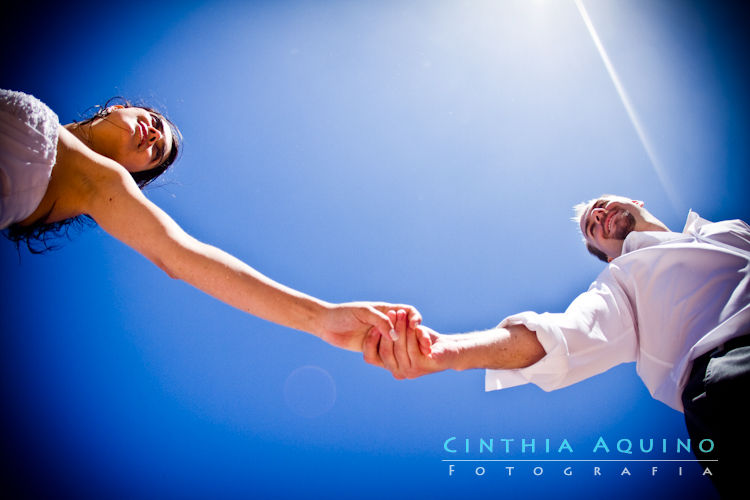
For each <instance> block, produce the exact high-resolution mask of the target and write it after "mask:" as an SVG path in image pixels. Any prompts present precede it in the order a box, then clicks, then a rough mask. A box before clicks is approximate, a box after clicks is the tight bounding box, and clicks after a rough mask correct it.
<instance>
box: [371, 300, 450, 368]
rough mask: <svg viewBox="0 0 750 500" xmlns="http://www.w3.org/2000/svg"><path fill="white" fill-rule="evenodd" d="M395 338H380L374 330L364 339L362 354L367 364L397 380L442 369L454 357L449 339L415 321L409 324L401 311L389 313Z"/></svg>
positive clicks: (406, 315)
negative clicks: (384, 370)
mask: <svg viewBox="0 0 750 500" xmlns="http://www.w3.org/2000/svg"><path fill="white" fill-rule="evenodd" d="M387 315H388V317H389V319H390V320H391V322H392V323H393V325H394V330H395V331H396V335H397V338H396V340H393V339H392V338H391V337H389V336H383V335H380V334H379V333H378V332H377V331H375V330H374V329H373V330H371V331H370V332H369V333H368V334H367V336H366V337H365V340H364V343H363V344H362V352H363V355H364V359H365V361H366V362H367V363H369V364H371V365H375V366H379V367H381V368H385V369H386V370H388V371H390V372H391V374H392V375H393V376H394V377H395V378H396V379H399V380H402V379H405V378H416V377H420V376H422V375H427V374H428V373H434V372H437V371H441V370H445V369H447V368H449V367H450V362H451V360H452V359H455V356H456V354H457V352H456V349H455V345H454V343H453V342H451V340H450V336H448V335H442V334H439V333H437V332H435V331H434V330H432V329H431V328H428V327H426V326H422V325H421V324H419V323H418V322H416V323H415V322H413V321H409V318H408V314H407V312H406V311H405V310H403V309H399V310H389V311H388V312H387Z"/></svg>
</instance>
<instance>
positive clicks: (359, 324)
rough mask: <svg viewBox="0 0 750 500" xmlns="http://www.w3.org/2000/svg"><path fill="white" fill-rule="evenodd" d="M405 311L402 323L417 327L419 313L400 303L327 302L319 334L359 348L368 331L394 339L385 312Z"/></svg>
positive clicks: (392, 324) (338, 344)
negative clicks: (328, 303)
mask: <svg viewBox="0 0 750 500" xmlns="http://www.w3.org/2000/svg"><path fill="white" fill-rule="evenodd" d="M397 309H401V310H404V311H405V313H404V317H405V319H404V322H405V323H408V324H409V327H410V328H416V327H417V326H418V325H419V324H420V323H421V322H422V315H421V314H419V311H417V310H416V309H415V308H414V307H412V306H408V305H403V304H388V303H385V302H348V303H344V304H330V305H328V306H327V307H326V308H325V309H324V312H323V314H322V317H321V321H320V327H319V331H318V333H316V334H317V335H318V337H320V338H321V339H323V340H325V341H326V342H328V343H329V344H331V345H333V346H336V347H341V348H342V349H348V350H350V351H357V352H361V351H362V344H363V342H364V340H365V338H366V336H367V333H368V332H370V330H373V331H375V332H377V334H378V336H384V337H385V336H387V337H388V338H389V339H393V340H395V339H396V338H397V334H396V330H395V326H396V325H395V322H394V321H393V320H391V318H389V317H388V315H387V314H386V313H387V312H388V311H392V310H397Z"/></svg>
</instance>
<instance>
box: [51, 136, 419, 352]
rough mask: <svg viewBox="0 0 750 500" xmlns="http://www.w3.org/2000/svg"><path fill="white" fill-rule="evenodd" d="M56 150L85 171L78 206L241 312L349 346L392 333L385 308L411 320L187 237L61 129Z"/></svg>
mask: <svg viewBox="0 0 750 500" xmlns="http://www.w3.org/2000/svg"><path fill="white" fill-rule="evenodd" d="M58 155H65V160H66V161H68V162H73V163H75V164H77V165H79V166H80V167H81V170H82V171H85V172H86V173H87V176H88V178H89V179H88V182H87V183H86V186H87V187H86V189H85V190H84V193H83V194H82V196H81V199H82V201H81V208H82V212H84V213H87V214H88V215H90V216H91V217H92V218H93V219H94V220H95V221H96V222H97V223H98V224H99V225H100V226H101V227H102V229H104V230H105V231H106V232H107V233H109V234H110V235H112V236H114V237H115V238H117V239H118V240H120V241H122V242H123V243H125V244H126V245H128V246H130V247H132V248H133V249H135V250H137V251H138V252H140V253H141V254H143V255H144V256H145V257H147V258H148V259H149V260H151V261H152V262H153V263H154V264H156V265H157V266H159V267H160V268H161V269H163V270H164V271H165V272H166V273H167V274H168V275H169V276H171V277H172V278H176V279H181V280H183V281H186V282H188V283H190V284H191V285H193V286H195V287H196V288H198V289H200V290H202V291H204V292H206V293H208V294H209V295H212V296H213V297H216V298H217V299H219V300H221V301H223V302H225V303H227V304H229V305H231V306H234V307H236V308H238V309H240V310H242V311H245V312H247V313H250V314H253V315H255V316H258V317H261V318H264V319H266V320H269V321H273V322H274V323H278V324H281V325H284V326H288V327H291V328H296V329H298V330H303V331H306V332H309V333H312V334H313V335H316V336H318V337H320V338H321V339H323V340H325V341H326V342H328V343H330V344H332V345H335V346H337V347H341V348H344V349H349V350H353V351H361V350H362V342H363V340H364V338H365V335H366V333H367V332H368V331H369V330H370V328H371V327H375V328H376V329H377V330H379V331H380V332H381V333H382V334H384V335H388V334H391V333H393V334H395V331H393V323H392V322H391V320H390V319H389V318H388V316H387V315H386V314H385V311H387V310H389V309H393V308H404V307H406V308H407V309H408V310H409V312H410V320H411V321H412V322H413V323H414V324H415V325H416V324H417V323H419V322H420V321H421V317H420V315H419V313H418V312H417V311H416V310H415V309H414V308H411V307H409V306H403V305H393V304H386V303H372V302H353V303H347V304H331V303H328V302H325V301H322V300H319V299H317V298H314V297H311V296H309V295H307V294H304V293H302V292H299V291H297V290H293V289H291V288H289V287H286V286H284V285H282V284H280V283H277V282H275V281H273V280H272V279H270V278H268V277H267V276H264V275H263V274H261V273H260V272H258V271H256V270H255V269H253V268H252V267H250V266H248V265H247V264H245V263H244V262H242V261H240V260H239V259H237V258H235V257H233V256H231V255H229V254H228V253H226V252H224V251H223V250H220V249H218V248H216V247H214V246H211V245H208V244H205V243H202V242H200V241H198V240H196V239H195V238H193V237H192V236H190V235H188V234H187V233H186V232H185V231H183V230H182V228H181V227H180V226H179V225H178V224H177V223H176V222H175V221H174V220H173V219H172V218H171V217H169V216H168V215H167V214H166V213H165V212H164V211H163V210H161V209H160V208H159V207H157V206H156V205H155V204H154V203H152V202H151V201H149V200H148V199H147V198H146V197H145V196H144V195H143V193H141V191H140V189H138V186H137V185H136V184H135V182H134V181H133V180H132V178H131V177H130V175H129V173H128V172H127V171H126V170H125V169H124V168H123V167H122V166H120V165H119V164H118V163H116V162H114V161H113V160H110V159H108V158H106V157H104V156H101V155H99V154H97V153H95V152H93V151H91V150H90V149H88V148H87V147H86V146H85V145H83V143H81V142H80V141H78V140H77V139H76V138H75V137H73V136H72V135H70V134H65V133H64V132H63V133H61V138H60V145H59V147H58Z"/></svg>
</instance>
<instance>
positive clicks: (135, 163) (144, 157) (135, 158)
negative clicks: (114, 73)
mask: <svg viewBox="0 0 750 500" xmlns="http://www.w3.org/2000/svg"><path fill="white" fill-rule="evenodd" d="M90 137H91V142H90V147H91V149H93V150H94V151H96V152H97V153H99V154H102V155H104V156H107V157H109V158H112V159H113V160H115V161H116V162H118V163H119V164H120V165H122V166H123V167H125V168H126V169H128V171H130V172H141V171H143V170H149V169H152V168H154V167H156V166H158V165H159V164H161V163H162V162H163V161H164V159H165V158H166V157H167V156H169V152H170V151H171V149H172V143H173V137H172V131H171V129H170V127H169V125H168V124H167V122H166V120H165V119H164V117H162V115H160V114H158V113H154V112H151V111H147V110H145V109H143V108H137V107H130V108H124V107H122V106H112V107H110V108H109V114H108V115H107V116H105V117H104V118H99V119H96V120H94V121H93V122H92V123H91V136H90Z"/></svg>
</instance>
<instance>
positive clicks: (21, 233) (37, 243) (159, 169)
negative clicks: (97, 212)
mask: <svg viewBox="0 0 750 500" xmlns="http://www.w3.org/2000/svg"><path fill="white" fill-rule="evenodd" d="M116 104H119V105H121V106H123V107H125V108H132V107H137V108H141V109H145V110H146V111H148V112H150V113H156V114H158V115H160V116H161V117H162V118H163V119H164V122H165V123H166V124H167V125H168V126H169V128H170V130H171V132H172V148H171V149H170V151H169V154H167V156H166V157H165V158H164V161H162V162H161V163H160V164H159V165H157V166H155V167H153V168H150V169H148V170H142V171H140V172H131V173H130V175H131V176H132V177H133V180H135V183H136V184H137V185H138V187H139V188H141V189H143V188H145V187H146V186H148V185H149V184H151V183H152V182H153V181H154V180H155V179H156V178H157V177H159V176H160V175H161V174H163V173H164V172H166V171H167V169H168V168H169V166H170V165H172V164H173V163H174V162H175V160H176V159H177V156H178V155H179V152H180V148H181V145H182V134H181V133H180V129H179V128H177V125H175V124H174V123H172V122H171V121H170V120H169V119H168V118H167V117H166V116H164V115H163V114H162V113H161V112H159V111H157V110H155V109H153V108H150V107H148V106H145V105H143V104H133V103H131V102H130V101H128V100H127V99H125V98H123V97H113V98H111V99H109V100H108V101H107V102H106V103H105V104H104V105H103V106H100V105H97V106H93V107H91V108H89V109H88V110H87V111H86V113H88V114H90V116H89V117H87V118H85V119H83V120H82V121H80V122H74V123H75V124H76V126H77V127H79V128H80V127H85V126H86V125H89V124H91V123H92V122H93V121H94V120H98V119H100V118H105V117H106V116H107V115H109V113H110V106H113V105H116ZM48 216H49V214H45V215H44V216H42V217H40V218H39V220H38V221H36V222H34V223H33V224H30V225H28V226H20V225H18V224H13V225H11V226H10V227H8V228H7V230H6V231H4V233H5V236H6V237H7V238H8V239H9V240H11V241H13V242H14V243H15V244H16V246H17V247H20V245H21V243H25V244H26V247H27V248H28V249H29V251H30V252H31V253H35V254H39V253H44V252H46V251H48V250H55V249H57V248H59V245H54V244H50V242H51V241H55V240H56V239H59V238H61V237H63V236H64V237H66V238H68V239H70V236H69V235H68V231H69V229H70V228H71V227H77V228H83V227H92V226H95V225H96V222H94V220H93V219H92V218H91V217H89V216H88V215H85V214H84V215H79V216H77V217H71V218H69V219H65V220H61V221H58V222H51V223H46V222H44V221H45V220H46V219H47V217H48Z"/></svg>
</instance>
